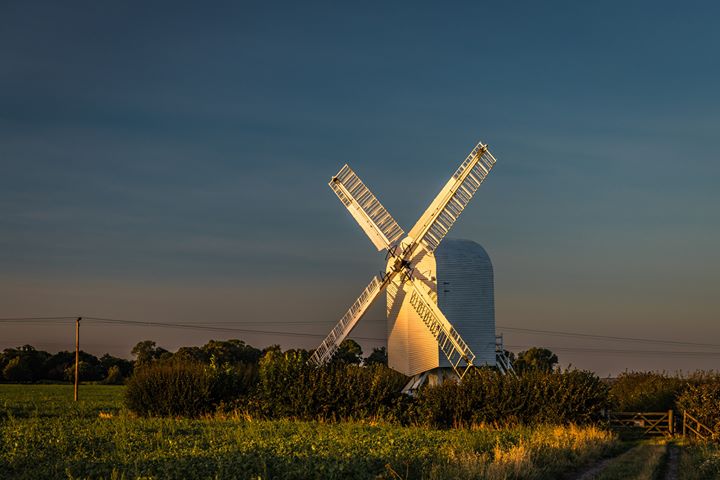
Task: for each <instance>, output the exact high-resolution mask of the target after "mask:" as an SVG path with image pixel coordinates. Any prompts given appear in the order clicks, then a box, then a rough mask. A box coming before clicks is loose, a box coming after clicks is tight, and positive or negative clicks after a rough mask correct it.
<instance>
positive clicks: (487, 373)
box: [413, 369, 609, 427]
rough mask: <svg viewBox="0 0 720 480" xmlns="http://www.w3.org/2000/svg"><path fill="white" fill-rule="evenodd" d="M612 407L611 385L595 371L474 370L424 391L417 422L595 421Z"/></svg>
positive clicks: (447, 424)
mask: <svg viewBox="0 0 720 480" xmlns="http://www.w3.org/2000/svg"><path fill="white" fill-rule="evenodd" d="M608 406H609V392H608V387H607V386H606V385H605V384H603V383H602V382H601V381H600V379H599V378H598V377H597V376H596V375H594V374H593V373H591V372H587V371H581V370H568V371H564V372H560V371H555V372H548V373H544V372H538V371H535V372H527V373H525V374H523V375H520V376H513V375H503V374H501V373H499V372H497V371H494V370H489V369H478V370H475V371H472V372H469V373H468V374H467V375H466V376H465V378H464V379H463V381H462V382H461V383H453V382H446V383H444V384H442V385H438V386H433V387H425V388H423V389H421V390H420V391H419V392H418V395H417V398H416V404H415V412H414V415H413V417H414V420H415V422H417V423H421V424H426V425H430V426H434V427H452V426H470V425H473V424H481V423H492V424H516V423H519V424H528V425H531V424H541V423H551V424H567V423H589V422H591V421H593V420H596V419H598V418H600V417H601V415H602V412H603V410H604V409H606V408H607V407H608Z"/></svg>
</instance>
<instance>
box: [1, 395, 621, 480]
mask: <svg viewBox="0 0 720 480" xmlns="http://www.w3.org/2000/svg"><path fill="white" fill-rule="evenodd" d="M122 388H123V387H114V386H100V385H98V386H95V385H93V386H83V387H82V388H81V401H80V402H78V403H77V404H75V403H74V402H72V387H71V386H65V385H0V477H2V478H18V479H22V478H27V479H31V478H32V479H40V478H53V479H55V478H126V479H135V478H138V479H139V478H143V479H149V478H183V479H185V478H187V479H192V478H203V479H204V478H210V479H221V478H253V479H259V478H283V479H285V478H287V479H306V478H323V479H326V478H338V479H340V478H342V479H348V478H350V479H354V478H357V479H373V478H393V479H400V478H402V479H407V478H428V479H431V478H498V479H500V478H531V479H543V478H548V479H554V478H559V477H560V476H561V475H563V474H566V473H568V472H571V471H574V470H577V469H580V468H581V467H583V466H584V465H587V464H591V463H593V462H595V461H596V460H597V459H599V458H601V457H602V456H604V455H607V454H608V453H609V452H611V451H613V450H614V449H616V448H617V447H618V441H617V440H616V438H615V437H614V436H613V435H611V434H609V433H607V432H604V431H602V430H598V429H595V428H575V427H566V428H563V427H537V428H511V429H502V430H497V429H492V428H478V429H473V430H431V429H426V428H416V427H399V426H393V425H374V424H368V423H340V424H324V423H316V422H293V421H252V420H249V419H244V418H233V417H232V416H230V417H213V418H206V419H200V420H186V419H167V418H164V419H163V418H155V419H143V418H135V417H133V416H132V415H130V414H129V413H127V412H126V411H125V410H124V409H123V408H122Z"/></svg>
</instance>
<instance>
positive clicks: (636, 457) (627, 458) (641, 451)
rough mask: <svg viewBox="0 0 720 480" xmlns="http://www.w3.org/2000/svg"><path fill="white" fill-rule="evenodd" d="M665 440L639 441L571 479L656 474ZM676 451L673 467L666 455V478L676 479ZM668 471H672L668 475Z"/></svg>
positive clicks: (612, 478)
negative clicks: (659, 441)
mask: <svg viewBox="0 0 720 480" xmlns="http://www.w3.org/2000/svg"><path fill="white" fill-rule="evenodd" d="M667 448H668V445H667V443H666V442H664V441H663V442H661V443H658V442H652V443H650V442H647V441H644V442H641V443H639V444H637V445H635V446H634V447H632V448H630V449H629V450H626V451H625V452H623V453H621V454H619V455H616V456H614V457H610V458H606V459H604V460H602V461H600V462H598V463H596V464H595V465H593V466H591V467H590V468H588V469H587V470H585V471H584V472H581V473H580V474H578V475H576V476H575V477H572V478H573V480H596V479H598V480H617V479H623V478H637V479H641V478H642V479H644V478H648V479H649V478H651V477H653V476H654V475H656V474H655V473H654V472H655V471H656V470H657V468H658V467H661V462H663V460H664V453H665V452H666V451H667ZM677 458H678V455H677V451H675V460H674V467H673V466H672V463H671V462H673V460H672V459H671V457H670V456H669V455H668V457H667V459H668V460H667V461H668V463H667V464H666V466H667V469H666V470H665V471H666V472H668V474H667V475H668V476H667V477H665V478H667V479H672V480H676V479H677ZM670 472H673V473H672V475H674V476H670V475H671V474H670Z"/></svg>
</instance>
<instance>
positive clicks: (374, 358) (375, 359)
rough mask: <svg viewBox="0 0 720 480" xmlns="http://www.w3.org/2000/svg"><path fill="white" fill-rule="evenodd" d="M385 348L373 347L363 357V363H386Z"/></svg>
mask: <svg viewBox="0 0 720 480" xmlns="http://www.w3.org/2000/svg"><path fill="white" fill-rule="evenodd" d="M387 364H388V357H387V349H386V348H385V347H375V348H373V351H372V353H371V354H370V355H368V356H367V357H366V358H365V365H368V366H369V365H387Z"/></svg>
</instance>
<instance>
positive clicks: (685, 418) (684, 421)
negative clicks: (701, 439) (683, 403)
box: [683, 410, 687, 437]
mask: <svg viewBox="0 0 720 480" xmlns="http://www.w3.org/2000/svg"><path fill="white" fill-rule="evenodd" d="M686 423H687V412H686V411H685V410H683V437H684V436H685V435H686V433H687V432H686V431H685V424H686Z"/></svg>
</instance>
